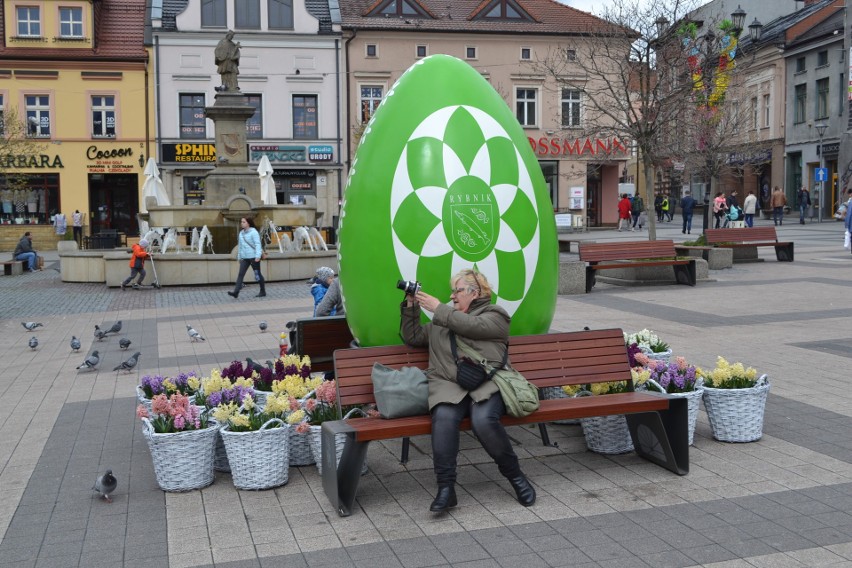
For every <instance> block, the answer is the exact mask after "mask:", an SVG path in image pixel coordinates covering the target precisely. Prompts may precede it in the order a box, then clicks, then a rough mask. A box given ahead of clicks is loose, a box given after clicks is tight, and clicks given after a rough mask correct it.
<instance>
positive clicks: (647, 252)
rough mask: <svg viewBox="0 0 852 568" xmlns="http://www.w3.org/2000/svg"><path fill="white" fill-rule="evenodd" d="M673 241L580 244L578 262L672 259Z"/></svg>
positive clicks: (673, 252)
mask: <svg viewBox="0 0 852 568" xmlns="http://www.w3.org/2000/svg"><path fill="white" fill-rule="evenodd" d="M676 256H677V253H676V252H675V249H674V241H671V240H662V241H628V242H619V243H580V260H581V261H583V262H601V261H606V260H632V259H637V258H674V257H676Z"/></svg>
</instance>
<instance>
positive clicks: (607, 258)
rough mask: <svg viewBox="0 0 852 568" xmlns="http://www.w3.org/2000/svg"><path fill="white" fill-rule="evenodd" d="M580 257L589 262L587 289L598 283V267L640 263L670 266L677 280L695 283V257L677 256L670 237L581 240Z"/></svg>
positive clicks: (640, 264) (612, 267)
mask: <svg viewBox="0 0 852 568" xmlns="http://www.w3.org/2000/svg"><path fill="white" fill-rule="evenodd" d="M580 260H581V261H583V262H587V263H588V264H587V265H586V292H591V291H592V288H593V287H594V285H595V282H596V280H597V278H596V275H595V274H596V271H599V270H610V269H619V268H632V267H637V266H671V267H672V268H674V276H675V281H676V282H677V283H678V284H686V285H689V286H695V280H696V268H695V259H694V258H693V259H678V258H677V252H676V251H675V246H674V241H671V240H661V241H628V242H617V243H581V244H580ZM612 261H621V262H612Z"/></svg>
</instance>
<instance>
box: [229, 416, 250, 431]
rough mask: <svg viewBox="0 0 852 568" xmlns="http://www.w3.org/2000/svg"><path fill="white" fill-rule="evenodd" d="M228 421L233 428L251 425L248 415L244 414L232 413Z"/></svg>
mask: <svg viewBox="0 0 852 568" xmlns="http://www.w3.org/2000/svg"><path fill="white" fill-rule="evenodd" d="M230 422H231V426H233V427H234V428H248V427H249V426H250V425H251V422H250V421H249V417H248V416H246V415H245V414H234V415H233V416H231V418H230Z"/></svg>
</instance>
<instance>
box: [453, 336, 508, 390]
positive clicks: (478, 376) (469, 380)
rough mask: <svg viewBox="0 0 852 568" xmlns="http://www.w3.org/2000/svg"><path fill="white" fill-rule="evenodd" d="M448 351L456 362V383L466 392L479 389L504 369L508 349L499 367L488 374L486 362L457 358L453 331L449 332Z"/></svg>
mask: <svg viewBox="0 0 852 568" xmlns="http://www.w3.org/2000/svg"><path fill="white" fill-rule="evenodd" d="M450 349H452V352H453V359H454V360H455V362H456V369H457V370H456V383H457V384H458V385H459V386H460V387H461V388H463V389H465V390H468V391H472V390H476V389H478V388H479V387H481V386H482V384H483V383H484V382H485V381H487V380H489V379H491V378H492V377H493V376H494V374H495V373H496V372H497V371H499V370H500V369H502V368H503V367H505V366H506V362H507V361H508V360H509V348H508V347H507V348H506V354H505V355H503V361H502V362H501V363H500V366H499V367H494V368H492V369H491V371H490V372H487V371H486V370H485V366H486V365H487V364H488V361H486V360H485V359H483V360H482V361H474V360H473V359H471V358H470V357H459V354H458V342H457V341H456V334H455V332H454V331H450Z"/></svg>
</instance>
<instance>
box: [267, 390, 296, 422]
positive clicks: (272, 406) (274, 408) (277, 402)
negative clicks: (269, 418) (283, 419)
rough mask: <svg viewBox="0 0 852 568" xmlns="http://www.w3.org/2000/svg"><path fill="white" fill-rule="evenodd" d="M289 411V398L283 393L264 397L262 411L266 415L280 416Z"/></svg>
mask: <svg viewBox="0 0 852 568" xmlns="http://www.w3.org/2000/svg"><path fill="white" fill-rule="evenodd" d="M289 410H290V398H289V397H288V396H287V395H286V394H283V393H278V394H275V393H273V394H270V395H268V396H267V397H266V406H265V407H264V409H263V411H264V412H265V413H266V414H274V415H275V416H280V415H282V414H284V413H285V412H287V411H289Z"/></svg>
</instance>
